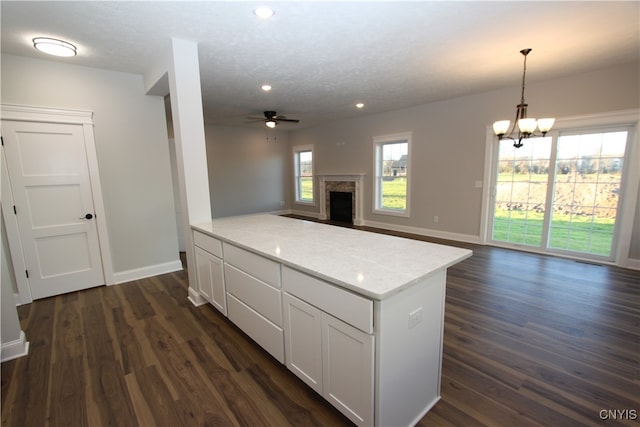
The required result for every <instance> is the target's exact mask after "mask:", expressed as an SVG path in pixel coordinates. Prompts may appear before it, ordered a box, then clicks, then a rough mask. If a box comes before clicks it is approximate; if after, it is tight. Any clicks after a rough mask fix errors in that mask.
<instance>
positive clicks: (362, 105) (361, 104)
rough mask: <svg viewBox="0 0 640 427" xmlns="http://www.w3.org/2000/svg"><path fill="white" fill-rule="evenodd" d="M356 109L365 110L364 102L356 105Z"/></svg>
mask: <svg viewBox="0 0 640 427" xmlns="http://www.w3.org/2000/svg"><path fill="white" fill-rule="evenodd" d="M356 108H364V104H363V103H362V102H358V103H357V104H356Z"/></svg>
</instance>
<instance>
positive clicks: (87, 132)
mask: <svg viewBox="0 0 640 427" xmlns="http://www.w3.org/2000/svg"><path fill="white" fill-rule="evenodd" d="M82 130H83V132H84V141H85V148H86V150H87V166H88V167H89V185H90V186H91V192H92V193H93V209H94V211H95V213H96V215H95V221H96V226H97V229H98V244H99V245H100V255H101V258H102V274H103V276H104V282H105V284H106V285H107V286H108V285H112V284H114V283H115V278H114V276H113V263H112V261H111V249H110V248H111V245H110V244H109V232H108V231H107V218H106V214H105V212H106V211H105V209H104V202H103V197H102V186H101V185H100V171H99V169H98V153H97V152H96V141H95V137H94V134H93V124H88V123H83V125H82Z"/></svg>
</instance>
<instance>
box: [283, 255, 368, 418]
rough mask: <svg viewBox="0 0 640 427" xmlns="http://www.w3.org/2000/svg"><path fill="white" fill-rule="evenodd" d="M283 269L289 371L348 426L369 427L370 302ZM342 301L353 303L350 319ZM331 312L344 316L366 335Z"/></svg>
mask: <svg viewBox="0 0 640 427" xmlns="http://www.w3.org/2000/svg"><path fill="white" fill-rule="evenodd" d="M282 270H283V271H282V275H283V288H284V289H285V291H286V292H285V293H284V296H283V299H284V313H285V315H284V329H285V359H286V364H287V367H288V368H289V369H290V370H291V371H292V372H293V373H294V374H296V375H297V376H298V377H299V378H300V379H302V381H304V382H305V383H307V384H308V385H309V386H310V387H311V388H313V389H314V390H315V391H317V392H318V393H320V394H321V395H322V396H323V397H324V398H325V399H327V401H329V402H330V403H331V404H332V405H334V406H335V407H336V408H338V410H340V411H341V412H342V413H343V414H344V415H346V416H347V417H348V418H349V419H350V420H351V421H353V422H354V423H356V424H357V425H371V424H372V423H373V402H374V381H373V377H374V342H375V340H374V337H373V335H370V334H369V333H368V332H369V329H370V328H372V325H373V314H372V308H371V307H372V305H373V302H372V301H370V300H367V299H366V298H362V297H360V296H358V295H354V294H352V293H350V292H347V291H344V290H342V289H339V288H336V287H335V286H333V285H330V284H328V283H326V282H322V281H320V280H318V279H315V278H313V277H310V276H308V275H306V274H303V273H300V272H298V271H295V270H292V269H289V268H288V267H283V269H282ZM327 296H329V297H328V298H327ZM354 297H355V300H354V299H353V298H354ZM300 298H304V299H305V301H303V300H301V299H300ZM345 300H346V301H347V302H348V303H353V302H354V301H355V302H356V304H355V306H356V309H355V310H353V308H354V307H353V306H352V307H351V308H352V310H350V311H349V313H348V315H347V312H346V311H344V312H343V308H344V307H345V305H344V303H345ZM358 304H360V305H359V306H358ZM318 307H320V308H322V310H321V309H320V308H318ZM329 313H342V314H344V315H346V317H348V318H350V320H351V321H352V322H353V323H355V324H358V325H360V326H361V327H362V328H364V329H366V330H367V332H365V331H363V330H361V329H358V328H356V327H354V326H352V325H349V324H347V323H345V322H343V321H341V320H339V319H337V318H336V317H334V316H332V315H331V314H329Z"/></svg>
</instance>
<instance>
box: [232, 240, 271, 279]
mask: <svg viewBox="0 0 640 427" xmlns="http://www.w3.org/2000/svg"><path fill="white" fill-rule="evenodd" d="M224 262H225V263H229V264H231V265H233V266H234V267H237V268H239V269H240V270H242V271H244V272H246V273H249V274H250V275H252V276H253V277H257V278H258V279H260V280H262V281H263V282H266V283H268V284H270V285H271V286H275V287H276V288H280V264H278V263H277V262H274V261H271V260H269V259H267V258H264V257H261V256H260V255H256V254H254V253H251V252H249V251H245V250H244V249H240V248H238V247H236V246H233V245H229V244H227V243H224Z"/></svg>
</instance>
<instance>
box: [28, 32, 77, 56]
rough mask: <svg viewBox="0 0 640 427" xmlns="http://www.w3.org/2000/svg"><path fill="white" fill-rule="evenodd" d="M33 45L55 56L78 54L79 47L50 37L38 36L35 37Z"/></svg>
mask: <svg viewBox="0 0 640 427" xmlns="http://www.w3.org/2000/svg"><path fill="white" fill-rule="evenodd" d="M33 47H35V48H36V49H38V50H39V51H40V52H44V53H48V54H49V55H54V56H63V57H71V56H76V54H77V49H76V47H75V46H74V45H72V44H71V43H68V42H65V41H63V40H58V39H52V38H49V37H36V38H34V39H33Z"/></svg>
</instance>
